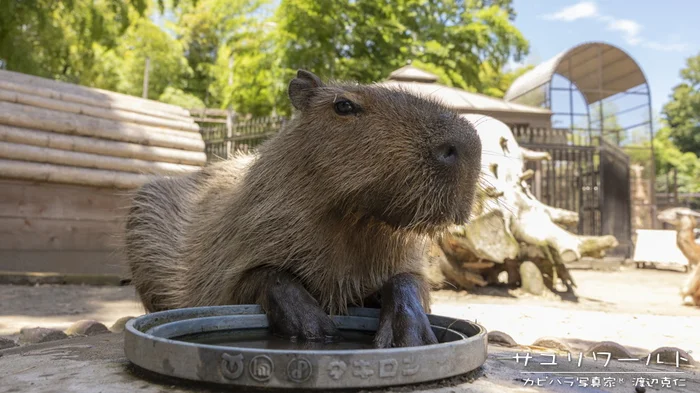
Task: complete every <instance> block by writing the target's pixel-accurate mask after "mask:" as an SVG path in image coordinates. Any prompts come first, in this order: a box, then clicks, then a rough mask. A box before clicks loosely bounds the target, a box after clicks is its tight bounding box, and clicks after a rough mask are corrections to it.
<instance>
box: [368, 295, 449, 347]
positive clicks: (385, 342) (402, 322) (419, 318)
mask: <svg viewBox="0 0 700 393" xmlns="http://www.w3.org/2000/svg"><path fill="white" fill-rule="evenodd" d="M437 342H438V340H437V337H435V333H434V332H433V329H432V328H431V327H430V322H428V317H427V316H426V315H425V312H423V307H421V305H420V304H416V305H415V306H414V307H409V308H406V307H401V308H399V309H398V310H391V311H388V312H386V313H382V316H381V318H380V320H379V329H378V330H377V334H376V335H375V336H374V346H375V347H376V348H391V347H416V346H420V345H429V344H437Z"/></svg>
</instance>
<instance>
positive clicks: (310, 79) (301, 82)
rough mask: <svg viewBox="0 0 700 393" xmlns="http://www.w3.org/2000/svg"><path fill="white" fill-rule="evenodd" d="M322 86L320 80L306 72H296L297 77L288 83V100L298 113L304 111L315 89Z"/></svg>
mask: <svg viewBox="0 0 700 393" xmlns="http://www.w3.org/2000/svg"><path fill="white" fill-rule="evenodd" d="M322 86H324V84H323V82H321V78H319V77H318V76H316V75H315V74H313V73H311V72H309V71H306V70H299V71H297V77H296V78H294V79H292V81H291V82H289V99H290V100H291V101H292V105H294V107H295V108H297V109H298V110H300V111H303V110H305V109H306V108H307V107H308V105H309V101H310V99H311V97H313V95H314V94H315V93H316V91H315V90H316V89H317V88H319V87H322Z"/></svg>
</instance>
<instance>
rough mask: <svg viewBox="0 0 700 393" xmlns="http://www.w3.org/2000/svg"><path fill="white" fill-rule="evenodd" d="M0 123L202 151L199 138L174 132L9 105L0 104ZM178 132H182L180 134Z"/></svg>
mask: <svg viewBox="0 0 700 393" xmlns="http://www.w3.org/2000/svg"><path fill="white" fill-rule="evenodd" d="M0 124H7V125H11V126H18V127H25V128H32V129H39V130H44V131H53V132H59V133H62V134H77V135H83V136H92V137H96V138H103V139H109V140H115V141H121V142H132V143H138V144H141V145H147V146H160V147H170V148H175V149H182V150H190V151H204V141H203V140H202V139H201V136H200V137H199V139H192V138H183V137H181V136H178V135H175V134H174V133H175V132H176V131H171V134H166V133H163V132H158V130H157V129H153V128H150V127H146V126H137V125H132V124H125V123H119V122H116V121H113V120H104V119H98V118H95V117H91V116H85V115H75V114H68V113H63V112H59V111H54V110H48V109H40V108H35V107H31V106H27V105H20V104H12V103H9V102H0ZM180 132H182V133H186V132H184V131H180Z"/></svg>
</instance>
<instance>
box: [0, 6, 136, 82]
mask: <svg viewBox="0 0 700 393" xmlns="http://www.w3.org/2000/svg"><path fill="white" fill-rule="evenodd" d="M145 10H146V3H145V1H144V0H136V1H125V0H71V1H49V0H29V1H15V0H0V60H2V62H3V64H4V67H5V68H6V69H9V70H13V71H18V72H23V73H28V74H33V75H39V76H43V77H47V78H52V79H59V80H65V81H69V82H74V83H81V84H85V83H86V82H88V81H86V80H85V78H84V77H83V74H84V73H85V71H86V70H89V69H91V68H92V67H94V66H95V65H96V64H97V63H99V62H100V61H101V59H100V58H99V57H98V52H99V49H96V48H99V47H104V48H112V47H114V46H116V45H117V41H118V39H119V37H120V36H121V35H122V34H123V32H124V31H125V30H126V28H127V27H128V26H129V24H130V22H131V21H132V19H133V17H134V16H135V17H140V15H142V14H143V12H144V11H145Z"/></svg>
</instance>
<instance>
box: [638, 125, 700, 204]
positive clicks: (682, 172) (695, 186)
mask: <svg viewBox="0 0 700 393" xmlns="http://www.w3.org/2000/svg"><path fill="white" fill-rule="evenodd" d="M671 134H672V130H671V129H670V128H668V127H664V128H662V129H661V130H659V131H658V132H657V133H656V135H655V136H654V158H655V160H654V163H655V165H656V178H657V179H656V188H657V190H663V191H664V192H665V191H666V188H667V184H666V182H667V179H666V176H667V174H669V173H671V172H673V170H674V169H675V170H676V171H677V174H678V175H677V180H678V191H679V192H700V182H698V179H699V178H700V159H698V157H697V156H696V155H695V154H694V153H691V152H683V151H681V150H680V149H679V148H678V147H677V146H676V145H675V144H674V142H673V139H671ZM635 146H636V147H639V148H638V149H629V150H627V153H628V154H629V156H630V161H631V162H633V163H638V164H641V165H643V166H645V167H647V168H648V165H649V142H644V143H640V144H637V145H635Z"/></svg>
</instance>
